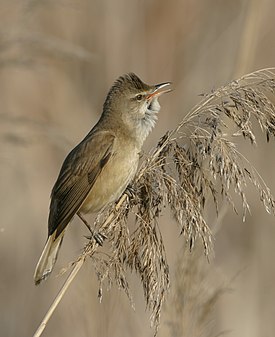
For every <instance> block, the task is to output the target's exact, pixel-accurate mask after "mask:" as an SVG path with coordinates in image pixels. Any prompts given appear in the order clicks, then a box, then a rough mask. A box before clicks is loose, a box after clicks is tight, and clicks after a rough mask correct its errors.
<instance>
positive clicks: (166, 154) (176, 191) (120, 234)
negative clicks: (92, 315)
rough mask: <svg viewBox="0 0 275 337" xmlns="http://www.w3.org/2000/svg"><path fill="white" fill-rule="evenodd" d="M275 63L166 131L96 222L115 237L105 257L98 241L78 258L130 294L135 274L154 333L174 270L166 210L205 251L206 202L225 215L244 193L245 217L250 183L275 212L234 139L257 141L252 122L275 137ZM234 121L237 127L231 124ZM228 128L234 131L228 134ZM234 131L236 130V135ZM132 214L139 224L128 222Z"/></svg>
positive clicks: (215, 93)
mask: <svg viewBox="0 0 275 337" xmlns="http://www.w3.org/2000/svg"><path fill="white" fill-rule="evenodd" d="M274 89H275V68H270V69H264V70H259V71H256V72H253V73H251V74H248V75H246V76H243V77H242V78H240V79H238V80H235V81H232V82H231V83H229V84H227V85H225V86H223V87H221V88H219V89H217V90H215V91H213V92H212V93H210V94H207V95H204V98H203V100H202V101H201V102H200V103H199V104H198V105H197V106H195V107H194V108H193V109H192V110H191V111H190V112H189V113H188V114H187V115H186V116H185V117H184V118H183V120H182V122H181V123H180V124H179V125H178V126H177V128H176V129H174V130H172V131H169V132H167V133H166V134H165V135H164V136H163V137H162V138H161V139H160V141H159V143H158V144H157V146H156V148H155V149H153V151H152V152H151V153H150V155H149V156H148V157H147V159H146V160H144V161H143V163H142V165H141V167H140V170H139V172H138V174H137V176H136V178H135V181H134V182H133V186H132V188H131V193H127V194H124V195H123V196H122V197H121V198H120V200H119V201H118V202H117V203H116V205H115V206H110V207H109V208H108V209H106V210H104V211H103V212H102V214H100V216H99V217H98V219H97V221H96V223H95V226H96V228H97V229H98V231H99V232H101V233H102V234H104V235H105V236H106V237H107V238H108V241H109V245H107V244H106V245H105V246H104V247H103V248H106V250H107V254H106V251H105V252H104V254H102V252H100V251H101V250H100V251H99V250H98V249H97V248H98V247H97V244H96V243H95V242H94V240H91V241H89V242H88V243H87V245H86V246H85V247H84V249H83V253H82V254H81V255H80V256H79V258H78V260H77V261H76V262H75V263H74V264H75V267H77V264H78V263H79V262H78V261H80V262H82V261H83V259H86V258H87V257H90V258H91V261H92V262H93V265H94V267H95V270H96V273H97V275H98V278H99V281H100V287H99V289H100V291H99V296H100V297H101V296H102V283H103V282H104V281H105V280H108V282H111V283H116V284H117V285H118V287H119V288H121V289H123V290H124V291H125V292H126V294H127V295H128V296H129V298H131V295H130V289H129V285H128V282H127V277H126V271H127V269H130V270H131V271H135V272H136V273H137V275H138V276H139V278H140V279H141V283H142V286H143V290H144V296H145V300H146V303H147V307H148V309H149V310H150V312H151V323H152V325H153V326H154V327H155V333H157V328H158V325H159V320H160V313H161V308H162V304H163V300H164V298H165V295H166V293H167V290H168V288H169V267H168V263H167V259H166V256H165V248H164V245H163V241H162V235H161V230H160V228H159V223H158V220H159V216H160V214H161V213H162V212H163V210H164V208H166V209H170V211H171V214H172V215H173V217H174V219H175V220H176V222H177V223H178V225H179V230H180V232H181V233H182V234H183V236H184V238H185V240H186V242H187V243H188V245H189V247H190V249H192V248H193V247H194V244H195V241H196V240H197V238H200V239H201V241H202V243H203V246H204V252H205V254H206V256H208V255H209V253H210V251H211V249H212V239H211V231H210V229H209V227H208V225H207V223H206V221H205V218H204V213H203V210H204V205H205V202H206V199H209V197H211V198H212V200H213V203H214V205H215V206H216V211H217V213H218V212H219V207H218V206H219V205H218V202H219V200H220V199H224V200H225V201H228V202H229V203H230V204H231V205H232V206H233V209H234V210H235V209H236V207H235V204H234V198H233V195H234V194H236V195H237V196H239V197H240V199H241V202H242V208H243V218H245V214H246V211H247V210H249V205H248V202H247V199H246V194H245V188H246V186H247V184H248V183H249V182H250V183H252V185H253V186H254V187H255V188H256V190H258V192H259V196H260V200H261V202H262V203H263V205H264V207H265V209H266V211H267V212H269V213H274V209H275V202H274V199H273V197H272V195H271V192H270V190H269V188H268V187H267V186H266V184H265V183H264V181H263V179H262V178H261V176H260V174H259V173H258V172H257V170H256V169H255V168H254V167H253V166H252V164H251V163H250V162H249V161H248V160H247V159H246V158H245V157H244V155H242V154H241V153H240V152H239V151H238V150H237V147H236V144H235V143H234V142H233V139H237V137H238V136H240V135H242V136H243V137H244V138H245V139H248V140H249V141H250V142H251V143H252V144H256V137H255V134H254V126H253V123H252V122H253V119H254V120H255V121H256V122H258V124H259V125H260V127H261V129H262V131H263V132H264V133H265V134H266V137H267V140H268V141H269V139H270V137H271V136H272V135H273V136H274V134H275V106H274V105H273V103H272V101H271V95H272V94H274ZM230 123H231V124H233V126H234V128H233V131H232V132H230V130H232V128H228V126H229V125H230ZM226 131H227V132H228V134H227V133H226ZM229 132H230V133H229ZM130 213H133V214H135V217H136V221H135V224H134V228H133V229H132V230H130V229H129V227H128V226H127V224H126V223H127V219H128V216H129V214H130Z"/></svg>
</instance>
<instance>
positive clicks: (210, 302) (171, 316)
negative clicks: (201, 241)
mask: <svg viewBox="0 0 275 337" xmlns="http://www.w3.org/2000/svg"><path fill="white" fill-rule="evenodd" d="M202 255H203V252H202V247H201V245H195V247H194V250H193V251H192V253H191V254H190V252H189V251H188V250H187V249H186V248H184V247H183V249H182V252H181V254H180V255H179V256H178V259H177V262H176V266H175V275H174V286H173V288H172V291H171V294H170V296H169V299H168V301H167V303H166V304H165V306H164V315H165V317H166V318H167V319H166V320H165V323H166V324H167V326H168V328H169V331H170V336H173V337H182V336H189V337H199V336H200V337H203V336H213V335H215V328H216V326H215V325H216V322H215V319H214V318H215V310H216V304H217V301H218V300H219V299H220V297H221V296H222V295H223V294H224V293H226V292H228V291H229V290H230V289H229V288H228V287H227V286H226V285H224V284H223V281H222V280H221V277H219V275H218V273H217V271H215V270H214V271H213V266H211V265H210V264H207V263H205V260H204V259H203V256H202ZM213 279H215V282H213ZM217 279H218V280H217ZM219 336H220V335H219Z"/></svg>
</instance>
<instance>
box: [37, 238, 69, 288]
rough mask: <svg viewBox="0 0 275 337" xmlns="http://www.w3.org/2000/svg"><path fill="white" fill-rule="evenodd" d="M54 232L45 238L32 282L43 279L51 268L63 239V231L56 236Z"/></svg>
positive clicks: (38, 281)
mask: <svg viewBox="0 0 275 337" xmlns="http://www.w3.org/2000/svg"><path fill="white" fill-rule="evenodd" d="M55 234H56V233H55V232H54V233H53V234H52V235H50V236H49V237H48V239H47V242H46V244H45V247H44V249H43V252H42V254H41V256H40V258H39V261H38V263H37V265H36V268H35V272H34V282H35V284H36V285H38V284H39V283H40V282H41V281H43V280H45V279H46V278H47V277H48V276H49V275H50V273H51V272H52V270H53V267H54V265H55V262H56V259H57V255H58V251H59V249H60V245H61V243H62V240H63V236H64V231H63V232H62V233H61V234H60V235H59V236H58V237H57V238H56V237H55Z"/></svg>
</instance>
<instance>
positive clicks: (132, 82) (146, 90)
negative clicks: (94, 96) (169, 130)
mask: <svg viewBox="0 0 275 337" xmlns="http://www.w3.org/2000/svg"><path fill="white" fill-rule="evenodd" d="M170 84H171V83H170V82H165V83H161V84H156V85H148V84H145V83H143V82H142V81H141V80H140V79H139V77H138V76H137V75H135V74H133V73H130V74H126V75H124V76H121V77H119V78H118V79H117V80H116V81H115V83H114V84H113V86H112V88H111V89H110V91H109V93H108V95H107V98H106V101H105V103H104V111H106V112H111V114H112V115H113V118H116V119H117V118H118V119H119V120H120V122H122V123H123V125H124V127H126V128H127V129H128V130H129V131H130V132H131V133H132V134H133V135H135V137H136V138H137V139H138V140H139V141H140V142H141V143H143V142H144V140H145V138H146V137H147V136H148V134H149V132H150V131H151V130H152V128H153V127H154V125H155V123H156V121H157V113H158V112H159V110H160V105H159V102H158V98H159V96H160V95H162V94H164V93H167V92H169V91H171V89H164V88H167V86H169V85H170Z"/></svg>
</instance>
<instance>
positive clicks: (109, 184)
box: [80, 148, 139, 213]
mask: <svg viewBox="0 0 275 337" xmlns="http://www.w3.org/2000/svg"><path fill="white" fill-rule="evenodd" d="M138 161H139V154H138V151H137V149H134V148H130V149H127V150H125V149H124V150H123V151H120V152H119V151H114V155H113V156H112V157H111V158H110V160H109V161H108V163H107V164H106V165H105V166H104V168H103V169H102V171H101V173H100V174H99V176H98V178H97V179H96V182H95V184H94V186H93V187H92V189H91V191H90V193H89V195H88V197H87V198H86V200H85V202H84V203H83V205H82V206H81V208H80V211H81V212H82V213H92V212H98V211H99V210H101V209H102V208H103V207H104V206H106V205H107V204H109V203H110V202H113V201H115V200H117V199H118V198H119V197H120V195H121V194H122V193H123V192H124V190H125V189H126V187H127V185H128V184H129V183H130V182H131V180H132V179H133V177H134V175H135V173H136V171H137V167H138Z"/></svg>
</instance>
